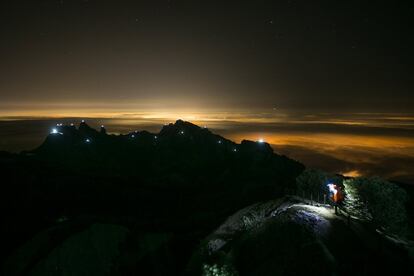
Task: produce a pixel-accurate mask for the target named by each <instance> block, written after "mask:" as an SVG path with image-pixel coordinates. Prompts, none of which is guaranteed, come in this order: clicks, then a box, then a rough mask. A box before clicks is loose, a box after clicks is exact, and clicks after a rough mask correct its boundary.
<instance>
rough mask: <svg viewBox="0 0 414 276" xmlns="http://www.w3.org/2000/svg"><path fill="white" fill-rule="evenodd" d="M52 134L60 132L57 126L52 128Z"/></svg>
mask: <svg viewBox="0 0 414 276" xmlns="http://www.w3.org/2000/svg"><path fill="white" fill-rule="evenodd" d="M51 133H52V134H58V133H59V132H58V131H57V129H56V128H54V129H52V132H51Z"/></svg>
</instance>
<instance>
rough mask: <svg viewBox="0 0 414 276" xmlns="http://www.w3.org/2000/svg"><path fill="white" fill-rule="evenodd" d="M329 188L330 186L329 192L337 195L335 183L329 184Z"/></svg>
mask: <svg viewBox="0 0 414 276" xmlns="http://www.w3.org/2000/svg"><path fill="white" fill-rule="evenodd" d="M328 188H329V192H331V193H333V194H334V195H336V194H337V193H338V190H337V189H336V185H335V184H332V183H330V184H328Z"/></svg>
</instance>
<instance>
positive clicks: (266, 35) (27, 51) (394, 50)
mask: <svg viewBox="0 0 414 276" xmlns="http://www.w3.org/2000/svg"><path fill="white" fill-rule="evenodd" d="M413 18H414V5H413V4H410V2H409V1H360V0H359V1H354V0H350V1H331V0H330V1H328V0H326V1H317V0H315V1H309V0H308V1H295V0H283V1H276V0H274V1H260V0H257V1H241V0H240V1H230V0H229V1H223V0H221V1H215V0H209V1H196V0H192V1H186V0H151V1H120V0H118V1H110V0H106V1H105V0H95V1H94V0H83V1H76V0H72V1H68V0H56V1H48V0H39V1H2V2H1V3H0V35H1V43H0V60H1V62H0V121H1V122H0V135H1V136H3V138H2V139H1V141H0V150H4V149H5V150H21V149H24V148H27V147H33V146H34V145H35V143H38V142H39V140H40V138H39V137H40V136H42V137H43V136H44V133H43V132H45V133H46V134H47V128H49V126H50V124H53V123H55V122H56V120H63V119H64V120H69V119H68V118H71V119H70V120H78V119H80V118H90V119H91V120H92V122H96V124H98V123H99V122H98V121H105V122H106V123H109V124H110V125H111V126H112V127H113V132H116V133H121V132H123V131H126V130H127V129H126V128H131V127H135V126H140V127H147V128H150V129H154V130H155V129H159V127H160V125H162V124H161V123H163V122H166V121H174V120H176V119H178V118H182V119H187V120H190V121H193V122H196V123H203V124H209V125H211V126H212V128H213V129H215V130H216V131H218V132H219V133H221V134H223V135H224V134H225V135H226V136H228V137H229V138H232V139H235V140H236V141H239V140H241V139H242V138H243V137H245V138H251V139H256V138H257V137H259V136H260V137H262V136H263V137H265V138H266V139H267V140H268V141H269V142H271V144H272V145H274V147H275V148H276V149H278V150H279V151H281V152H283V153H286V154H288V155H290V156H293V157H296V158H298V159H301V160H304V162H305V163H307V164H310V165H311V166H315V167H323V168H325V169H327V170H331V171H338V172H345V171H349V172H352V173H354V174H356V173H357V172H358V173H363V174H378V173H381V172H383V173H384V167H387V168H388V170H387V174H386V176H387V177H397V178H401V179H410V180H414V176H412V173H409V171H413V170H412V167H414V112H413V111H412V106H413V105H414V92H413V90H414V89H413V88H414V78H413V77H412V76H413V73H414V72H413V71H414V70H413V65H414V54H413V52H412V49H414V37H413V36H412V29H411V27H412V25H413V24H412V21H413ZM29 133H30V135H28V134H29ZM23 135H24V136H23ZM30 137H36V138H33V139H31V138H30ZM391 160H394V161H391ZM364 164H365V165H364ZM366 164H368V165H366ZM392 164H394V165H392ZM404 164H405V165H404ZM407 164H408V165H407ZM407 166H408V167H407ZM409 175H411V176H409ZM413 182H414V181H413Z"/></svg>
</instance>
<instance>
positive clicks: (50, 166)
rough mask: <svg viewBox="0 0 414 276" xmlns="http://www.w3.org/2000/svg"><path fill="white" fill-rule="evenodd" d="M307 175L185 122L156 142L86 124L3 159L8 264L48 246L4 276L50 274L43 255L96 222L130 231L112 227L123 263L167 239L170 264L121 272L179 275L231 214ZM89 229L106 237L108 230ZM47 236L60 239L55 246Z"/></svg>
mask: <svg viewBox="0 0 414 276" xmlns="http://www.w3.org/2000/svg"><path fill="white" fill-rule="evenodd" d="M303 170H304V166H303V165H302V164H300V163H299V162H297V161H294V160H291V159H289V158H287V157H285V156H281V155H278V154H276V153H274V152H273V150H272V148H271V147H270V145H269V144H267V143H264V142H262V143H260V142H253V141H242V143H241V144H237V143H234V142H232V141H230V140H228V139H225V138H224V137H221V136H219V135H216V134H214V133H212V132H211V131H210V130H208V129H207V128H201V127H198V126H196V125H194V124H191V123H189V122H185V121H181V120H178V121H177V122H175V123H174V124H169V125H166V126H164V127H163V128H162V129H161V131H160V132H159V133H150V132H147V131H134V132H131V133H128V134H126V135H110V134H107V132H106V130H105V128H104V127H102V128H101V130H100V131H97V130H95V129H93V128H91V127H89V126H88V125H87V124H86V123H85V122H82V123H81V124H80V126H79V127H78V128H76V127H75V126H73V125H70V126H65V125H58V126H56V127H55V128H54V129H53V130H52V132H51V133H50V134H49V135H48V136H47V137H46V139H45V141H44V143H43V144H42V145H40V146H39V147H38V148H36V149H35V150H32V151H27V152H23V153H22V154H20V155H9V154H6V153H4V154H0V173H1V175H2V178H3V179H2V183H3V186H2V190H3V192H2V193H1V194H2V198H1V204H2V210H7V212H6V213H7V214H6V216H5V217H4V221H3V224H2V225H7V226H2V228H1V231H2V235H1V236H2V237H3V238H2V239H3V240H2V245H3V246H2V249H1V250H2V254H3V255H4V256H8V255H10V253H11V252H12V251H13V250H15V249H16V248H18V247H19V246H21V245H22V244H24V243H26V242H28V241H29V240H30V239H31V238H32V237H33V236H34V235H35V234H36V233H39V235H41V236H43V237H48V238H46V240H45V244H44V245H41V244H42V243H40V244H38V245H37V246H38V247H39V248H37V247H36V248H37V249H36V250H38V251H36V250H34V249H33V250H32V251H30V252H32V253H30V254H29V253H27V252H26V250H25V249H24V248H25V247H22V248H21V250H23V252H26V253H23V254H26V255H25V256H26V257H25V258H26V259H24V260H21V261H20V263H19V264H17V267H19V269H17V268H16V263H15V262H14V261H13V260H15V257H16V256H15V255H13V256H14V257H10V258H11V259H7V260H8V261H6V263H7V264H8V265H7V269H8V270H7V269H6V270H7V272H8V273H7V275H15V274H19V271H20V272H21V271H25V272H29V271H32V272H33V271H43V272H44V273H46V272H45V271H44V270H42V269H46V268H44V266H43V265H42V264H41V263H42V261H41V260H40V259H39V258H41V257H40V256H46V255H48V256H52V255H53V254H54V253H53V250H58V249H57V247H56V246H57V241H58V240H61V239H64V237H68V236H71V235H73V234H74V233H75V232H77V231H80V229H89V228H87V227H92V225H94V224H96V223H104V224H105V225H107V224H111V225H112V224H115V225H120V226H122V227H126V229H128V231H126V232H125V231H124V230H123V229H124V228H116V227H115V228H113V227H112V228H111V227H109V229H121V230H120V231H121V232H122V233H129V234H126V236H125V239H126V240H127V241H128V244H125V245H124V246H125V250H126V251H125V250H124V251H123V252H124V253H122V254H126V253H125V252H128V250H132V251H134V250H136V248H135V249H134V248H131V246H132V245H134V244H135V243H136V242H138V240H140V239H138V237H142V238H144V239H146V238H145V237H147V236H146V235H150V237H152V236H151V235H153V233H158V234H159V235H160V236H159V237H163V238H162V240H163V243H162V246H161V244H160V246H161V247H160V248H164V249H162V250H164V251H163V252H168V253H167V255H165V254H164V253H163V254H161V255H162V256H163V257H162V258H163V259H159V258H161V257H160V256H158V255H157V256H153V255H151V254H152V253H151V254H150V255H146V254H149V252H147V251H145V252H144V253H142V252H141V253H139V254H143V255H142V258H143V259H142V258H141V257H140V258H138V257H137V259H133V261H132V262H133V263H132V264H128V265H121V264H120V263H118V264H119V265H121V266H120V267H118V268H116V269H118V271H123V272H125V271H126V272H125V273H126V274H128V272H130V273H132V274H136V272H137V270H134V268H133V267H135V266H136V265H139V266H141V267H140V270H141V271H147V272H148V273H147V274H146V275H159V274H160V273H157V272H154V271H153V269H154V267H153V266H151V263H155V264H157V266H164V268H165V270H163V269H164V268H163V269H161V270H162V271H168V273H164V274H165V275H172V274H181V273H182V271H183V269H184V267H185V266H186V265H187V262H188V259H189V257H190V255H191V252H192V250H193V249H194V248H195V247H196V245H197V244H198V242H199V241H200V240H201V239H202V238H204V236H205V235H206V234H208V233H209V232H210V231H212V230H213V229H214V228H215V227H217V225H219V223H221V222H222V221H223V220H224V219H225V218H226V217H227V216H228V215H229V214H231V213H233V212H235V211H237V210H238V209H240V208H242V207H243V206H246V205H248V204H252V203H255V202H257V201H263V200H269V199H273V198H276V197H279V196H282V195H284V194H285V192H286V191H287V190H291V189H294V185H295V178H296V176H297V175H299V174H300V173H301V172H302V171H303ZM62 223H64V224H62ZM57 225H60V226H59V227H58V228H56V226H57ZM49 227H52V228H50V229H49V230H47V229H48V228H49ZM85 227H86V228H85ZM52 229H53V230H52ZM91 229H100V230H99V231H103V232H102V235H104V233H106V232H105V231H106V230H104V229H107V227H106V226H102V227H101V226H97V227H93V228H91ZM42 231H46V232H42ZM85 231H89V230H85ZM91 231H92V230H91ZM94 231H95V230H93V231H92V232H93V233H95V232H94ZM97 231H98V230H97ZM111 231H112V230H111ZM114 231H118V230H114ZM41 233H44V234H41ZM46 233H47V234H46ZM88 233H89V232H88ZM110 233H112V232H110ZM146 233H147V234H146ZM158 234H157V235H158ZM44 235H46V236H44ZM49 235H52V236H53V237H55V236H56V237H61V238H59V239H58V240H56V241H55V238H53V237H52V236H50V237H49ZM88 235H89V234H88ZM88 235H86V236H88ZM100 235H101V234H100ZM105 235H106V234H105ZM108 235H112V234H109V233H108ZM123 235H124V234H123ZM157 237H158V236H157ZM164 237H169V238H168V239H164ZM102 238H103V237H102ZM42 239H43V238H42ZM137 239H138V240H137ZM26 246H27V245H26ZM51 250H52V251H51ZM160 250H161V249H160ZM18 252H20V251H18ZM36 252H38V253H36ZM40 252H43V253H40ZM134 252H135V251H134ZM27 254H29V255H27ZM31 254H32V255H31ZM50 254H52V255H50ZM59 254H60V253H59ZM108 254H109V253H108ZM111 254H112V253H111ZM111 254H109V255H110V256H112V255H111ZM134 254H135V253H134ZM157 254H158V253H157ZM109 255H108V256H109ZM124 257H125V258H127V259H128V256H124V255H123V257H122V258H124ZM120 258H121V257H120ZM147 258H150V259H151V258H156V260H152V261H149V259H147ZM18 259H19V258H18ZM81 259H82V258H81ZM19 260H20V259H19ZM172 260H173V261H172ZM134 262H135V263H134ZM13 264H14V265H13ZM39 265H40V266H41V267H43V268H41V267H39ZM13 267H14V268H13ZM22 269H23V270H22ZM114 269H115V268H114ZM39 273H40V272H39ZM161 274H163V273H161ZM124 275H125V274H124Z"/></svg>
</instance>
